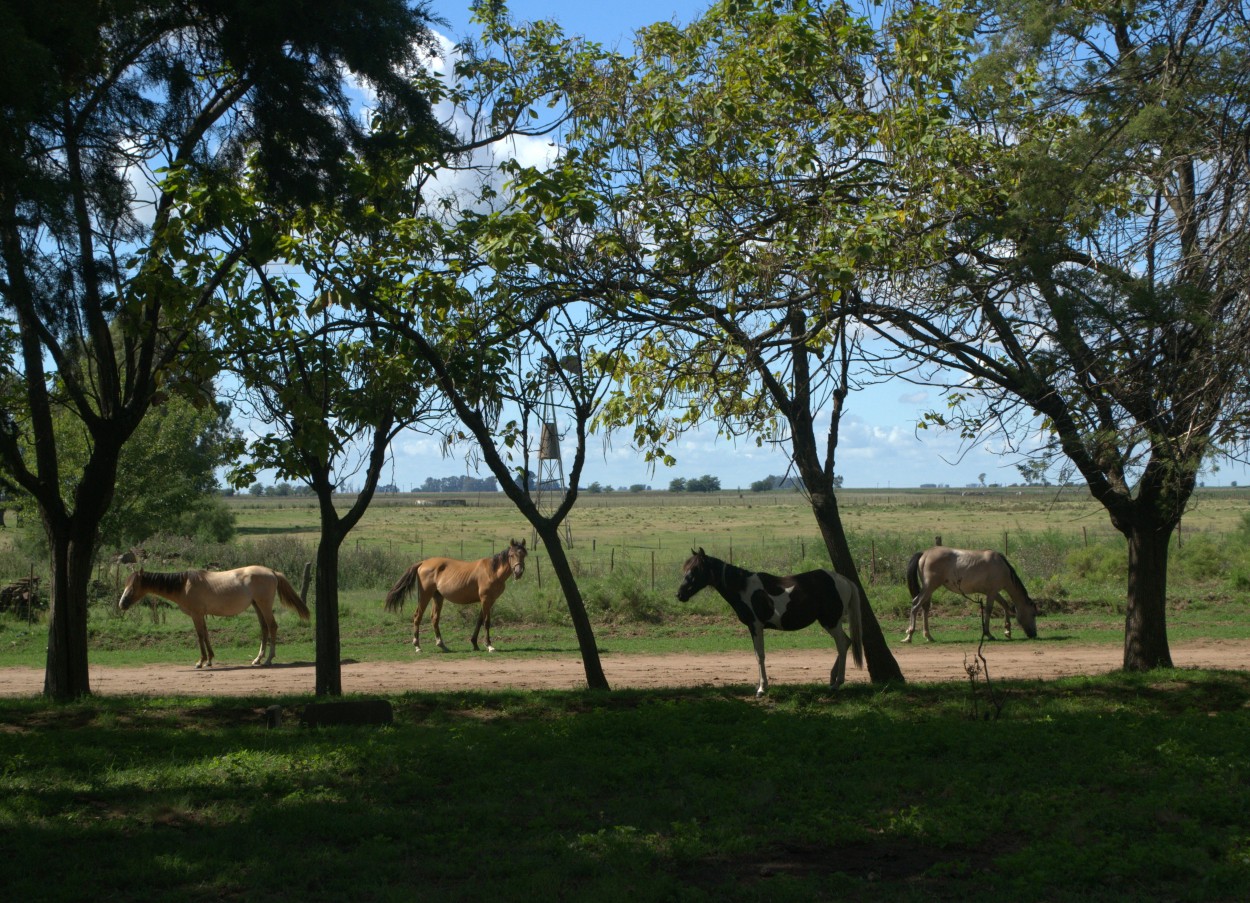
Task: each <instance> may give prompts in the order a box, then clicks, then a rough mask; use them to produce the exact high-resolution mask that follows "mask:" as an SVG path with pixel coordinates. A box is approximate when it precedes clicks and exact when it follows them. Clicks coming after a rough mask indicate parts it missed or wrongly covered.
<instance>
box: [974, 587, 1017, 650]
mask: <svg viewBox="0 0 1250 903" xmlns="http://www.w3.org/2000/svg"><path fill="white" fill-rule="evenodd" d="M997 598H998V593H988V594H987V595H986V597H985V603H984V604H983V605H982V606H981V636H983V637H985V638H986V639H991V640H992V639H994V638H995V637H994V634H992V633H991V632H990V617H991V616H992V615H993V614H994V600H995V599H997ZM999 601H1000V602H1001V601H1002V600H1001V599H999ZM1003 607H1004V608H1006V606H1003ZM1008 636H1010V634H1009V635H1008Z"/></svg>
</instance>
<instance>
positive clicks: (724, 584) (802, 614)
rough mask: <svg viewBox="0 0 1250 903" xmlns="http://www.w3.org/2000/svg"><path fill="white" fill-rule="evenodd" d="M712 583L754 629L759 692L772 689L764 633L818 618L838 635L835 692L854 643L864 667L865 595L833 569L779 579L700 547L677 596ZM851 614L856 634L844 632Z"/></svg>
mask: <svg viewBox="0 0 1250 903" xmlns="http://www.w3.org/2000/svg"><path fill="white" fill-rule="evenodd" d="M705 586H711V587H712V588H713V589H715V590H716V591H717V592H718V593H720V594H721V595H722V596H724V597H725V601H726V602H728V603H729V606H730V608H732V609H733V610H734V614H736V615H737V616H738V620H739V621H741V622H742V623H743V624H745V625H746V626H747V630H749V631H751V640H752V642H754V643H755V657H756V658H757V659H758V660H759V664H760V684H759V686H758V687H757V688H756V690H755V695H756V696H763V695H764V694H765V693H766V692H768V673H767V672H766V671H765V670H764V631H765V630H767V629H775V630H802V629H803V628H804V627H806V626H808V625H809V624H811V623H812V622H813V621H819V622H820V626H821V627H823V628H825V630H826V631H827V632H828V634H829V635H830V636H831V637H833V642H834V643H835V644H836V645H837V647H838V658H837V661H835V662H834V663H833V669H832V670H831V671H830V672H829V685H830V686H831V687H833V688H834V689H835V690H836V689H837V688H838V687H840V686H841V685H842V684H843V683H844V682H845V681H846V650H847V647H850V649H851V651H852V653H853V654H854V656H855V664H856V666H857V667H862V666H863V657H864V646H863V635H864V634H863V629H862V626H861V625H862V621H861V618H862V610H861V606H862V605H863V598H862V597H861V596H860V592H859V588H858V587H856V586H855V584H854V583H852V582H851V581H850V580H848V579H846V578H845V577H843V576H842V575H841V574H835V573H834V572H833V571H808V572H807V573H804V574H795V575H794V576H792V577H774V576H773V575H772V574H764V573H754V572H752V571H747V570H743V569H742V568H740V567H734V566H733V565H732V564H728V563H726V562H724V561H721V560H720V559H719V558H713V557H712V556H711V555H708V554H707V553H706V552H704V551H703V549H702V548H700V549H699V550H698V551H697V552H695V551H691V553H690V557H689V558H687V559H686V563H685V564H684V565H682V579H681V586H679V587H678V588H677V598H678V599H679V600H680V601H682V602H686V601H688V600H689V599H690V597H691V596H693V595H694V594H695V593H697V592H698V591H699V590H701V589H703V587H705ZM844 617H849V621H850V628H851V635H850V637H849V638H848V637H847V635H846V633H845V632H844V631H843V630H842V620H843V618H844Z"/></svg>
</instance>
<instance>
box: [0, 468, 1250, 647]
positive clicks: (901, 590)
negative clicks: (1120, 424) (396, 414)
mask: <svg viewBox="0 0 1250 903" xmlns="http://www.w3.org/2000/svg"><path fill="white" fill-rule="evenodd" d="M436 498H437V497H435V496H431V497H428V498H427V499H424V500H423V499H419V498H416V497H410V496H382V497H381V498H380V499H379V500H378V502H377V503H376V504H375V505H374V506H373V507H372V508H371V510H370V512H369V513H368V514H367V515H366V518H365V520H364V522H363V523H362V525H361V527H360V528H359V529H358V530H357V531H355V532H353V534H352V535H351V536H350V537H349V539H348V542H347V544H346V545H345V547H344V549H343V554H342V562H341V567H340V593H341V608H342V614H341V618H342V624H341V627H342V636H343V641H342V652H343V655H344V657H345V658H348V659H352V660H354V661H360V662H369V661H402V660H405V659H406V658H407V657H409V656H410V655H411V645H410V641H411V626H410V620H411V614H412V612H413V611H414V610H415V607H414V603H413V601H410V602H409V605H408V608H407V611H406V612H405V613H404V614H402V615H393V614H388V613H386V612H384V611H383V609H382V598H383V596H384V595H385V592H386V590H387V588H388V587H389V586H390V585H391V583H393V582H394V580H395V579H396V578H397V577H398V576H399V574H401V573H402V572H403V570H404V569H405V568H407V567H408V565H409V564H411V563H412V562H413V561H416V560H419V559H420V558H422V557H425V556H428V555H435V554H438V555H451V556H454V557H465V558H476V557H480V556H484V555H488V554H491V553H493V552H495V551H498V550H499V549H500V548H502V547H503V546H505V545H506V544H507V541H508V539H509V538H512V537H516V538H526V539H529V540H530V542H531V545H532V544H533V536H532V533H531V531H530V530H529V529H528V528H527V525H526V524H525V523H524V521H523V520H522V519H521V518H520V516H519V515H518V514H517V513H516V512H515V511H514V510H513V509H512V508H511V507H510V506H508V505H507V504H505V503H503V500H502V499H501V498H499V497H498V495H497V494H496V496H473V497H467V498H465V501H466V502H468V504H467V505H466V506H465V507H436V506H433V505H429V504H425V505H423V504H418V502H419V501H430V500H434V499H436ZM678 502H680V503H678ZM230 504H231V505H232V506H233V507H234V509H235V511H236V514H237V516H238V524H239V537H238V538H237V540H236V541H235V543H233V544H232V545H230V546H213V547H207V548H206V547H200V546H194V545H188V544H186V543H182V544H180V543H178V542H176V541H169V540H166V541H162V540H152V541H150V542H149V543H147V547H148V550H149V561H148V567H149V569H151V570H181V569H183V568H186V567H188V566H203V565H217V566H220V567H233V566H237V565H240V564H248V563H256V562H260V563H265V564H269V565H271V566H274V567H277V568H279V569H280V570H284V571H285V572H286V573H288V574H290V575H292V576H293V578H295V579H296V582H297V584H298V577H297V575H299V574H301V573H302V571H303V568H304V564H305V562H307V561H309V560H310V559H311V558H312V554H313V545H312V543H313V542H314V540H315V535H316V532H315V530H316V509H315V506H314V504H313V503H312V501H311V500H309V499H306V498H282V499H275V498H263V499H254V498H252V497H250V496H243V497H235V498H232V499H230ZM841 505H842V510H843V512H844V515H845V522H846V524H847V528H848V531H849V535H850V541H851V545H852V549H853V551H854V553H855V557H856V561H857V565H858V568H859V571H860V575H861V577H862V578H863V580H864V582H865V584H866V586H867V589H868V595H869V601H870V603H871V604H872V606H873V608H874V611H875V612H876V613H877V616H878V618H879V619H880V621H881V622H882V626H883V629H884V630H885V631H886V636H887V638H890V639H891V642H892V643H896V642H897V638H898V637H901V634H902V632H903V629H904V626H905V618H906V614H907V609H908V604H909V599H908V595H907V592H906V589H905V587H904V585H903V571H904V568H905V565H906V561H907V559H908V557H910V555H911V553H912V552H913V551H915V550H916V549H918V548H922V547H924V546H926V545H928V544H930V543H932V542H933V541H934V539H935V538H936V537H937V536H938V535H941V537H942V539H943V540H944V541H945V542H947V543H948V544H957V545H964V546H972V547H976V546H991V547H996V548H1000V549H1005V550H1006V551H1007V552H1008V554H1009V556H1010V557H1011V559H1012V561H1013V562H1014V563H1015V565H1016V567H1017V569H1018V570H1019V571H1020V573H1021V576H1022V577H1023V578H1024V580H1025V582H1026V584H1027V585H1028V586H1029V588H1030V590H1031V592H1032V594H1033V596H1034V597H1035V598H1037V599H1038V600H1039V602H1040V604H1041V615H1040V618H1039V628H1040V630H1041V634H1042V636H1043V638H1045V637H1055V636H1064V637H1067V638H1069V639H1070V641H1071V642H1074V643H1075V642H1079V643H1099V644H1110V645H1112V646H1118V645H1120V644H1121V643H1122V641H1123V600H1124V591H1125V577H1124V574H1125V570H1124V569H1125V561H1124V555H1125V553H1124V542H1123V540H1122V539H1121V538H1120V537H1119V536H1118V535H1117V534H1114V533H1113V532H1112V531H1111V528H1110V526H1109V524H1108V523H1107V520H1106V516H1105V515H1104V514H1102V513H1101V511H1100V510H1099V509H1098V508H1097V506H1096V505H1095V504H1094V503H1093V502H1091V501H1090V500H1089V499H1088V498H1086V497H1084V496H1083V495H1081V494H1079V493H1077V492H1076V491H1074V490H1066V491H1064V492H1062V493H1057V492H1055V491H1053V490H1050V491H1043V490H1028V491H1019V490H1000V491H998V492H990V491H987V492H986V493H984V494H971V495H964V494H960V493H948V492H940V491H934V490H929V491H920V490H914V491H910V492H905V491H895V492H892V493H888V494H883V493H867V492H847V493H843V494H842V496H841ZM1248 512H1250V490H1244V489H1237V490H1231V489H1222V490H1207V491H1201V492H1200V493H1199V494H1198V497H1197V501H1196V504H1195V505H1194V508H1193V510H1192V511H1191V512H1190V514H1189V515H1188V516H1187V517H1186V519H1185V522H1184V524H1183V528H1182V531H1181V532H1180V534H1179V535H1178V537H1177V539H1176V540H1175V541H1174V543H1173V548H1172V563H1171V566H1170V575H1169V590H1170V595H1171V598H1172V604H1171V611H1170V612H1169V636H1170V638H1171V639H1172V640H1173V641H1174V642H1181V641H1185V640H1192V639H1199V638H1207V639H1236V638H1250V617H1248V614H1250V526H1247V524H1248V523H1250V514H1248ZM10 520H11V519H10ZM16 532H17V531H16V530H13V529H11V528H10V529H9V530H7V531H5V533H3V534H0V538H3V539H4V540H5V541H6V542H9V543H11V542H12V537H13V536H14V534H15V533H16ZM570 535H571V538H572V548H571V550H570V555H571V559H572V563H573V566H574V568H575V572H576V574H577V576H578V580H579V585H580V587H581V590H582V593H583V596H584V598H585V601H586V605H587V608H588V610H589V612H590V614H591V618H592V621H593V623H594V625H595V631H596V637H597V639H598V641H599V644H600V646H601V647H602V648H604V649H605V650H610V651H613V652H622V653H625V654H639V653H649V654H678V653H686V652H691V653H708V652H733V651H736V650H739V649H741V648H742V644H743V642H744V635H743V630H742V628H741V626H740V625H738V624H737V622H736V620H735V619H734V618H733V617H732V615H731V614H730V613H729V611H728V609H727V608H726V606H725V605H724V603H723V601H722V600H721V599H720V598H719V597H718V596H716V595H715V594H714V593H712V592H710V591H705V592H704V593H702V594H700V595H698V596H696V597H695V598H694V599H693V600H692V601H691V602H690V603H689V604H686V605H679V604H678V603H677V602H676V600H675V599H674V592H675V589H676V584H677V577H678V574H679V573H680V567H681V562H682V561H683V559H684V558H685V557H686V555H687V554H688V553H689V550H690V548H691V547H692V546H696V545H702V546H704V547H705V548H707V549H708V551H709V552H712V553H713V554H718V555H720V556H721V557H725V558H729V559H731V560H733V561H735V562H736V563H739V564H742V565H744V566H747V567H752V568H756V569H763V570H769V571H773V572H774V573H789V572H794V571H798V570H804V569H808V568H812V567H823V566H827V565H828V558H827V556H826V555H825V553H824V548H823V545H821V543H820V541H819V539H818V534H817V531H816V529H815V525H814V522H813V520H812V517H811V513H810V510H809V509H808V508H807V506H806V505H805V503H804V502H803V500H802V499H801V498H799V497H798V496H796V495H794V494H793V493H766V494H757V493H742V494H739V493H734V492H730V493H718V494H713V495H707V496H700V495H697V494H694V495H692V494H687V493H682V494H674V493H639V494H635V493H610V494H608V493H605V494H600V495H587V496H583V497H582V499H581V500H580V501H579V504H578V506H577V507H576V508H575V509H574V513H573V516H572V518H571V530H570ZM4 563H7V568H8V574H7V575H6V574H0V577H7V578H8V579H15V578H17V577H22V576H25V575H26V574H28V573H29V572H31V571H34V572H35V573H38V570H39V565H38V563H37V562H32V561H30V560H27V559H23V558H21V557H20V556H17V555H15V554H12V553H10V554H7V555H0V564H4ZM124 573H125V569H124V568H121V567H117V566H105V565H102V566H101V568H100V573H99V580H98V597H97V601H96V602H95V603H93V605H92V607H91V613H90V629H91V643H92V648H91V660H92V662H93V663H98V664H101V665H125V664H155V663H160V662H171V663H185V662H186V661H187V660H188V659H193V657H194V651H193V649H194V635H193V633H192V630H191V624H190V621H189V619H187V618H186V617H185V616H183V615H182V614H181V613H179V612H177V611H174V610H171V609H169V608H168V606H164V605H156V606H154V607H152V608H148V607H147V606H140V607H137V608H136V609H135V610H133V611H131V612H130V613H129V614H127V615H126V616H124V617H123V616H119V614H118V612H117V611H116V607H115V603H116V599H117V596H118V594H119V593H120V589H121V579H122V577H123V576H124ZM309 601H310V603H311V604H313V605H314V606H315V600H309ZM475 616H476V612H475V611H474V610H473V609H466V608H460V607H458V606H451V605H449V606H447V608H446V610H445V611H444V629H445V635H446V636H447V637H448V640H449V642H451V643H452V645H453V648H456V647H457V644H458V645H459V648H461V649H463V648H464V645H465V644H464V638H465V637H467V635H468V633H470V632H471V630H472V621H473V618H474V617H475ZM279 622H280V624H281V628H280V633H279V643H280V645H279V660H280V661H283V660H285V661H288V662H289V661H309V660H311V658H312V645H313V630H312V627H311V626H310V625H307V624H303V623H300V622H299V621H298V620H297V619H295V618H294V617H293V616H292V615H291V613H290V612H286V611H281V612H280V613H279ZM494 622H495V623H494V636H495V639H496V641H497V645H499V646H500V648H501V649H506V650H508V651H509V652H510V654H513V655H521V656H525V655H539V654H542V653H543V652H554V653H559V654H563V653H575V652H576V641H575V639H574V636H573V632H572V629H571V627H570V625H569V623H568V615H567V611H566V609H565V606H564V600H563V598H562V596H561V594H560V593H559V590H558V587H557V585H556V582H555V580H554V579H553V575H552V573H551V568H550V563H549V562H548V561H547V560H546V554H545V550H543V549H541V548H539V549H535V550H534V551H533V552H532V553H531V555H530V558H529V563H528V568H527V571H526V575H525V577H524V579H522V580H520V581H510V582H509V585H508V589H507V590H506V592H505V594H504V596H503V597H502V599H501V601H500V603H499V604H498V605H497V606H496V608H495V617H494ZM933 627H934V631H935V633H936V636H937V638H938V639H939V640H941V641H953V642H958V643H962V644H968V643H972V644H975V642H976V639H977V631H976V606H975V604H973V603H971V602H969V601H967V600H964V599H961V598H960V597H958V596H953V595H950V594H939V596H938V597H936V599H935V611H934V620H933ZM210 630H211V632H212V636H213V643H214V646H215V647H216V648H217V651H218V656H219V658H220V659H221V660H222V662H223V663H231V662H235V663H239V662H246V661H250V660H251V658H252V657H253V656H254V655H255V652H256V648H257V646H258V631H257V625H256V622H255V619H254V618H252V617H250V616H244V617H238V618H232V619H211V620H210ZM424 630H425V631H426V632H427V635H428V631H429V615H428V614H427V617H426V622H425V625H424ZM45 639H46V638H45V628H44V627H43V625H42V623H41V621H40V620H38V619H36V621H35V622H34V623H28V622H26V621H24V620H22V619H20V618H16V617H13V616H4V615H0V667H2V666H4V665H20V666H26V667H41V666H42V664H43V655H44V647H45ZM827 643H828V641H827V638H825V637H824V635H823V634H822V633H820V632H819V631H815V630H813V631H805V632H803V633H799V634H791V635H770V637H769V648H770V649H777V650H784V649H788V648H822V649H823V648H825V647H826V646H827Z"/></svg>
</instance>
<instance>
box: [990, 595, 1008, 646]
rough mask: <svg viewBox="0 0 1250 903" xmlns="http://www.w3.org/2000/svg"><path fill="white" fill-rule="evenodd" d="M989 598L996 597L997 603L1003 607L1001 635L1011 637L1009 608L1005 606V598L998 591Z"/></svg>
mask: <svg viewBox="0 0 1250 903" xmlns="http://www.w3.org/2000/svg"><path fill="white" fill-rule="evenodd" d="M991 598H993V599H997V600H998V604H999V605H1001V606H1002V607H1003V636H1005V637H1006V638H1007V639H1011V609H1010V608H1008V607H1007V600H1006V599H1004V598H1003V597H1002V595H1001V594H999V593H994V595H993V596H992V597H991ZM991 607H992V606H991Z"/></svg>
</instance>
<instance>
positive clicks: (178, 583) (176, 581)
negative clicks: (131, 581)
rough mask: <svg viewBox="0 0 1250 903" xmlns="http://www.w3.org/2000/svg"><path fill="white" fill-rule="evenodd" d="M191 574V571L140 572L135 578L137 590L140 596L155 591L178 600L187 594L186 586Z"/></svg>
mask: <svg viewBox="0 0 1250 903" xmlns="http://www.w3.org/2000/svg"><path fill="white" fill-rule="evenodd" d="M189 574H190V572H189V571H180V572H178V573H168V574H167V573H162V572H160V571H156V572H152V573H147V574H140V575H138V577H136V578H135V592H136V593H138V594H139V595H140V596H145V595H147V594H148V593H154V594H156V595H158V596H164V597H165V598H166V599H169V600H170V601H171V602H176V601H177V600H178V599H182V598H184V597H185V596H186V591H185V587H186V585H187V579H188V576H189Z"/></svg>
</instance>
